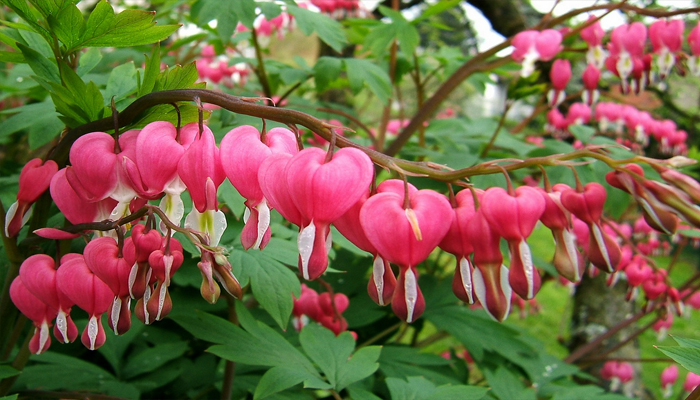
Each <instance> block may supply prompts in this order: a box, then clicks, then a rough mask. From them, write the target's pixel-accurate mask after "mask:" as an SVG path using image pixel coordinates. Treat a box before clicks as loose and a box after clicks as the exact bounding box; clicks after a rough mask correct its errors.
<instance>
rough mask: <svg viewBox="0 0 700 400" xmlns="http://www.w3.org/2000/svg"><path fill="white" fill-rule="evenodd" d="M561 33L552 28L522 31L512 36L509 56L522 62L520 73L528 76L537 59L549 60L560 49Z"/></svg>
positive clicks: (533, 68)
mask: <svg viewBox="0 0 700 400" xmlns="http://www.w3.org/2000/svg"><path fill="white" fill-rule="evenodd" d="M561 41H562V34H561V32H559V31H557V30H554V29H545V30H543V31H541V32H540V31H532V30H531V31H523V32H520V33H518V34H517V35H515V37H513V41H512V42H511V44H512V45H513V47H514V50H513V53H512V54H511V57H512V58H513V60H515V61H516V62H520V63H522V71H521V75H522V76H523V77H527V76H530V74H532V72H533V71H534V70H535V62H536V61H538V60H542V61H549V60H551V59H552V58H554V56H556V55H557V53H559V51H561V49H562V46H561Z"/></svg>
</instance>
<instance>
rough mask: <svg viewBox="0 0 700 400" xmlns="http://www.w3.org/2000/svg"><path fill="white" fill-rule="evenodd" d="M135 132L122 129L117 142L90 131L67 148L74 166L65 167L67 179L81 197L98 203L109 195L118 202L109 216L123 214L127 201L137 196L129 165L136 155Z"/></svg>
mask: <svg viewBox="0 0 700 400" xmlns="http://www.w3.org/2000/svg"><path fill="white" fill-rule="evenodd" d="M138 133H139V131H127V132H124V133H123V134H122V135H121V136H119V144H118V145H117V144H116V143H115V142H116V141H115V140H114V138H113V137H112V136H111V135H109V134H107V133H104V132H91V133H88V134H86V135H83V136H81V137H80V138H78V140H76V141H75V143H74V144H73V146H72V147H71V150H70V163H71V165H72V166H73V168H71V169H67V170H66V177H67V178H68V182H69V183H70V185H71V186H72V187H73V189H74V190H75V192H76V193H78V195H80V196H82V197H83V199H84V200H87V201H90V202H97V201H100V200H104V199H106V198H108V197H109V198H112V199H114V200H116V201H117V202H118V204H117V206H116V207H115V208H114V209H113V210H112V212H111V213H110V218H111V219H119V218H121V217H122V216H124V215H126V214H127V213H128V211H129V210H128V207H129V203H130V202H131V200H133V199H134V197H136V196H137V193H136V190H135V189H134V186H135V185H134V183H133V181H132V179H131V177H130V175H129V172H128V168H129V165H131V164H133V163H134V161H133V160H134V159H135V158H136V156H135V148H136V139H137V135H138ZM132 176H133V174H132Z"/></svg>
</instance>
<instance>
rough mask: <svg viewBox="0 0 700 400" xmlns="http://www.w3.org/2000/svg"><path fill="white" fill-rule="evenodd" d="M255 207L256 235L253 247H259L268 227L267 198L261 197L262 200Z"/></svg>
mask: <svg viewBox="0 0 700 400" xmlns="http://www.w3.org/2000/svg"><path fill="white" fill-rule="evenodd" d="M255 208H256V209H257V210H258V237H257V238H256V239H255V244H254V245H253V248H254V249H259V248H260V243H262V240H263V237H265V232H267V228H269V227H270V207H268V205H267V200H266V199H265V198H264V197H263V199H262V201H261V202H260V203H259V204H258V205H257V206H255Z"/></svg>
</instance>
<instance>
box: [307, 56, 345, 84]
mask: <svg viewBox="0 0 700 400" xmlns="http://www.w3.org/2000/svg"><path fill="white" fill-rule="evenodd" d="M342 67H343V60H342V59H340V58H335V57H325V56H324V57H321V58H319V59H318V60H317V61H316V64H315V65H314V68H313V72H314V81H315V83H316V90H317V91H318V92H319V93H320V92H323V91H324V90H326V88H328V86H329V85H330V83H331V82H333V81H335V80H336V79H338V76H339V75H340V69H341V68H342Z"/></svg>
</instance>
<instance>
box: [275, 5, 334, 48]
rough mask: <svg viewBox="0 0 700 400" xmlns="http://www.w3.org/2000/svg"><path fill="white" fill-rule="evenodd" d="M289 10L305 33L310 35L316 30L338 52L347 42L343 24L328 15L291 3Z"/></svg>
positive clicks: (288, 6)
mask: <svg viewBox="0 0 700 400" xmlns="http://www.w3.org/2000/svg"><path fill="white" fill-rule="evenodd" d="M287 12H288V13H289V14H291V15H293V16H294V18H296V22H297V26H298V27H299V29H301V31H302V32H303V33H304V34H305V35H307V36H309V35H311V33H312V32H316V33H317V34H318V37H319V38H320V39H321V40H322V41H323V42H324V43H326V44H327V45H329V46H330V47H331V48H332V49H333V50H335V51H337V52H338V53H340V52H341V51H342V50H343V46H344V45H345V44H347V38H346V36H345V32H344V31H343V26H342V25H341V24H340V23H339V22H338V21H336V20H334V19H331V18H330V17H328V16H327V15H324V14H321V13H316V12H313V11H310V10H307V9H305V8H301V7H297V6H294V5H291V4H288V5H287Z"/></svg>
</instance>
